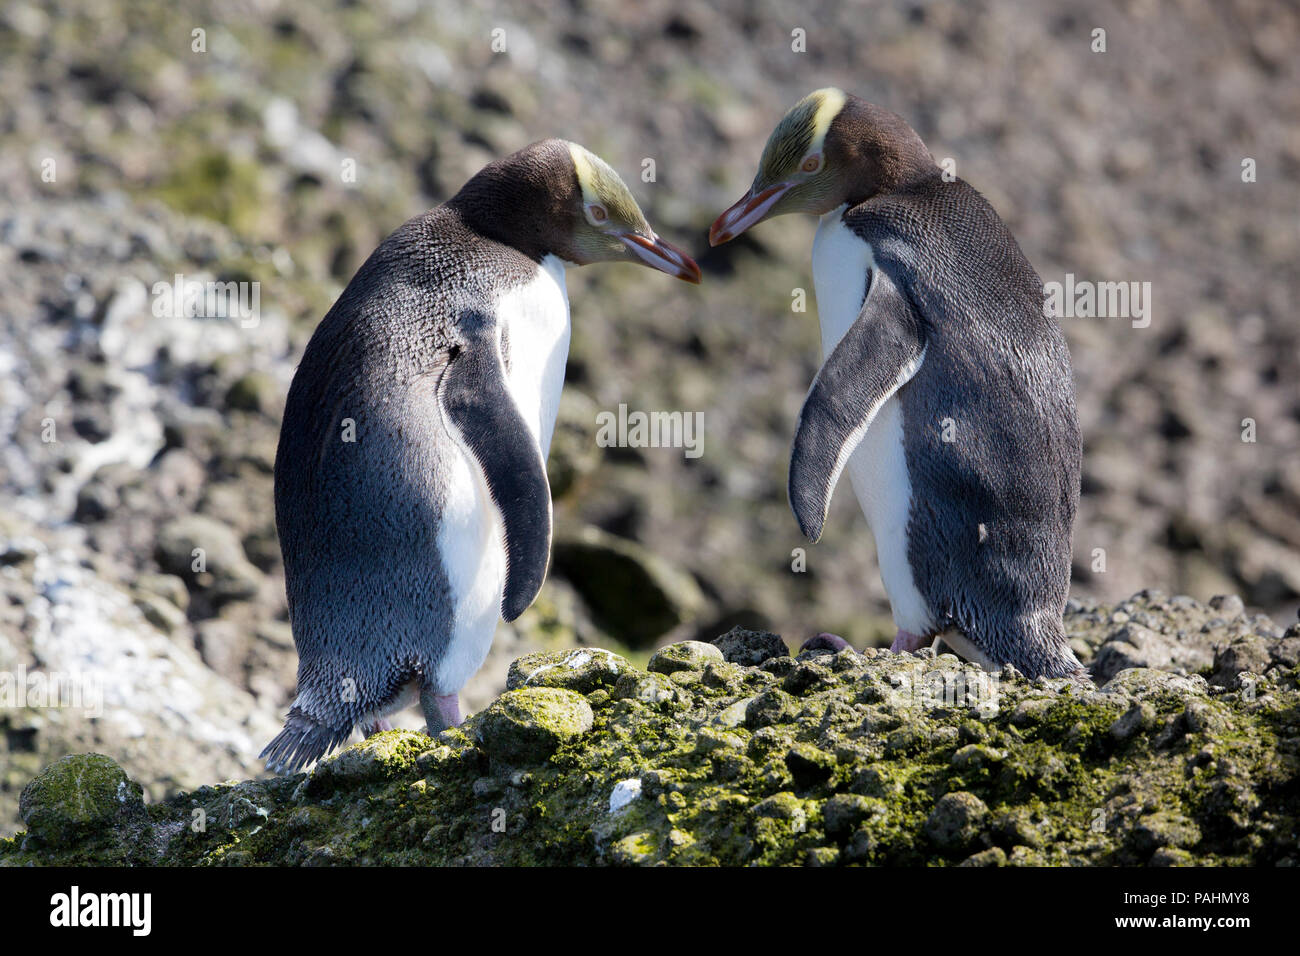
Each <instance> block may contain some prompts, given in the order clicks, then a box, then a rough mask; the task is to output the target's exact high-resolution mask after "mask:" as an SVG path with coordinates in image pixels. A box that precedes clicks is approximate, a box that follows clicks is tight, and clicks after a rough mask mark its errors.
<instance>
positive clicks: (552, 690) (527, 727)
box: [478, 687, 593, 764]
mask: <svg viewBox="0 0 1300 956" xmlns="http://www.w3.org/2000/svg"><path fill="white" fill-rule="evenodd" d="M592 720H593V719H592V713H591V706H590V705H589V704H588V703H587V700H586V698H585V697H583V696H582V695H581V694H578V693H575V692H573V691H571V690H564V689H562V688H558V687H524V688H520V689H519V690H509V691H506V692H505V693H504V694H502V695H501V696H500V697H499V698H498V699H497V700H495V701H493V702H492V704H491V706H489V707H488V709H487V710H486V711H484V713H483V715H482V717H481V718H480V719H479V723H478V740H479V743H481V744H482V745H483V748H484V750H485V751H486V752H487V754H488V756H489V757H491V758H492V759H496V760H501V761H504V762H506V763H510V764H532V763H538V762H540V761H543V760H545V759H546V758H547V757H549V756H551V754H553V753H555V751H556V750H557V749H558V748H559V747H560V745H561V744H565V743H568V742H569V741H571V740H573V739H575V738H577V737H580V736H581V735H582V734H585V733H587V731H589V730H591V727H592Z"/></svg>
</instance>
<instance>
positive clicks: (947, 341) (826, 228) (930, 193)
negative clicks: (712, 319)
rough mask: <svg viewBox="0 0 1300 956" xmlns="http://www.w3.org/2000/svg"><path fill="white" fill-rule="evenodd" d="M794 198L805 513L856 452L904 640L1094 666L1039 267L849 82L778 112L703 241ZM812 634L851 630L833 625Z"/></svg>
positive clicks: (1047, 666) (1065, 666) (907, 644)
mask: <svg viewBox="0 0 1300 956" xmlns="http://www.w3.org/2000/svg"><path fill="white" fill-rule="evenodd" d="M794 212H803V213H812V214H814V215H818V216H821V222H820V225H819V226H818V229H817V235H816V239H815V240H814V242H813V282H814V287H815V289H816V293H817V309H818V315H819V319H820V324H821V332H822V351H823V357H824V364H823V365H822V367H821V370H820V371H819V372H818V373H817V377H816V379H815V380H814V382H813V384H812V387H811V389H810V390H809V392H808V396H807V398H806V399H805V401H804V405H803V410H802V411H801V412H800V415H799V423H798V427H797V429H796V434H795V439H794V446H793V449H792V452H791V460H790V479H789V493H790V505H791V508H792V509H793V511H794V514H795V517H796V518H797V520H798V522H799V527H800V529H801V530H802V531H803V532H804V534H805V535H807V536H808V537H809V538H811V539H812V540H813V541H816V540H818V538H820V536H821V532H822V526H823V524H824V522H825V520H826V514H827V509H828V508H829V506H830V500H831V493H832V491H833V490H834V487H835V484H836V482H837V480H838V479H839V476H840V473H841V471H842V470H843V469H844V468H845V467H846V466H847V468H848V472H849V478H850V480H851V482H852V484H853V490H854V491H855V493H856V494H857V498H858V502H859V504H860V505H861V507H862V511H863V514H864V515H865V516H866V518H867V522H868V524H869V525H870V526H871V530H872V534H873V536H874V537H875V539H876V550H877V554H878V557H879V563H880V570H881V577H882V578H883V580H884V584H885V589H886V591H887V592H888V594H889V601H890V605H891V607H892V610H893V615H894V623H895V624H896V625H897V627H898V635H897V637H896V638H895V640H894V644H893V649H894V650H896V651H905V650H915V649H917V648H919V647H921V646H923V645H925V644H929V643H930V642H931V641H937V639H939V638H942V640H943V641H944V642H945V643H946V644H948V645H949V646H951V647H952V648H953V649H955V650H956V651H957V652H958V653H960V654H961V655H962V656H964V657H966V658H968V659H970V660H973V661H976V662H978V663H980V664H982V665H983V666H985V667H988V668H991V669H996V668H998V667H999V666H1000V665H1002V664H1005V663H1010V664H1012V665H1014V666H1015V667H1016V668H1017V669H1018V670H1020V671H1021V672H1023V673H1024V674H1026V675H1028V676H1031V677H1036V676H1040V675H1042V676H1071V677H1080V676H1082V675H1083V669H1082V667H1081V665H1080V664H1079V661H1078V660H1077V659H1076V658H1075V656H1074V653H1073V652H1072V651H1071V650H1070V648H1069V645H1068V644H1067V642H1066V638H1065V632H1064V629H1063V627H1062V622H1061V615H1062V612H1063V610H1064V606H1065V601H1066V595H1067V592H1068V590H1069V584H1070V553H1071V536H1072V529H1073V524H1074V514H1075V508H1076V505H1077V504H1078V498H1079V469H1080V460H1081V456H1082V446H1081V439H1080V434H1079V424H1078V418H1077V416H1076V414H1075V405H1074V387H1073V384H1072V382H1071V375H1070V357H1069V351H1068V349H1067V347H1066V342H1065V337H1064V335H1063V334H1062V333H1061V330H1060V328H1059V327H1058V326H1057V324H1056V323H1055V322H1054V321H1053V320H1052V319H1050V318H1047V317H1046V316H1045V315H1044V309H1043V284H1042V281H1041V280H1040V279H1039V278H1038V275H1037V274H1036V273H1035V272H1034V269H1033V267H1032V266H1031V265H1030V264H1029V262H1028V261H1027V260H1026V258H1025V256H1024V254H1023V253H1022V252H1021V251H1020V247H1019V245H1017V243H1016V241H1015V239H1014V238H1013V237H1012V235H1011V233H1010V232H1009V231H1008V229H1007V228H1006V226H1005V225H1004V224H1003V223H1002V220H1001V219H999V218H998V215H997V213H996V212H994V210H993V208H992V207H991V206H990V205H989V204H988V202H987V201H986V200H985V199H984V197H983V196H981V195H980V194H979V193H978V192H976V191H975V190H974V189H973V188H971V187H970V186H969V185H967V184H966V183H964V182H962V181H961V180H953V181H945V179H944V177H943V175H942V173H941V171H940V169H939V168H938V167H937V166H936V165H935V163H934V160H933V159H932V157H931V156H930V153H929V150H927V149H926V147H925V144H924V143H922V142H921V139H920V137H918V136H917V134H916V132H915V131H914V130H913V129H912V128H911V127H910V126H908V125H907V123H906V122H904V121H903V120H902V119H901V118H900V117H898V116H897V115H895V114H894V113H891V112H890V111H888V110H886V109H882V108H881V107H879V106H875V105H873V104H871V103H867V102H865V101H864V100H861V99H859V98H857V97H855V96H849V95H846V94H844V93H843V92H842V91H840V90H837V89H822V90H818V91H816V92H814V93H812V94H810V95H809V96H807V97H806V98H804V99H803V100H802V101H800V102H799V103H798V104H797V105H796V106H795V107H794V108H793V109H792V110H790V112H789V113H787V114H786V116H785V117H784V119H782V120H781V122H780V124H779V125H778V126H777V127H776V129H775V130H774V131H773V133H772V135H771V137H770V138H769V139H768V141H767V146H766V148H765V149H764V150H763V156H762V159H761V161H760V164H759V169H758V174H757V176H756V177H755V178H754V183H753V186H752V188H751V189H750V191H749V193H748V194H747V195H746V196H745V197H744V198H742V199H741V200H740V201H739V202H737V203H736V204H735V205H733V206H732V207H731V208H730V209H728V210H727V211H726V212H724V213H723V214H722V215H721V216H719V217H718V219H717V221H716V222H714V224H713V227H712V229H711V230H710V232H709V241H710V243H711V244H712V245H715V246H716V245H718V244H719V243H722V242H726V241H728V240H729V239H732V238H734V237H735V236H737V235H739V234H740V233H742V232H744V231H745V230H747V229H749V228H750V227H752V226H754V225H755V224H756V223H759V222H761V221H763V220H764V219H768V218H771V217H772V216H779V215H784V214H786V213H794ZM809 644H810V645H813V646H823V647H825V646H830V647H844V646H847V645H845V643H844V641H843V640H842V639H841V638H838V637H836V636H835V635H829V634H822V635H818V637H816V638H813V639H812V641H810V642H809Z"/></svg>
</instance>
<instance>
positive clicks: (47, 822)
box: [18, 754, 145, 848]
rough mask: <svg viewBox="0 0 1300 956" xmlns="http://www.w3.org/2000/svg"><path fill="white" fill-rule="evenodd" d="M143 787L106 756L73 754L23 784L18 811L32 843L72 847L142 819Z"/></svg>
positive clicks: (57, 761)
mask: <svg viewBox="0 0 1300 956" xmlns="http://www.w3.org/2000/svg"><path fill="white" fill-rule="evenodd" d="M144 812H145V811H144V791H143V789H142V788H141V787H140V785H139V784H138V783H135V782H134V781H133V780H131V779H129V778H128V777H127V775H126V771H124V770H123V769H122V768H121V767H119V766H118V765H117V763H116V762H115V761H114V760H113V758H111V757H106V756H104V755H103V754H73V755H71V756H68V757H63V758H61V759H59V760H56V761H55V762H54V763H52V764H50V766H48V767H46V768H45V769H44V770H42V771H41V772H40V774H38V775H37V776H36V778H35V779H34V780H32V782H31V783H29V784H28V785H27V786H26V787H24V788H23V792H22V796H21V797H19V800H18V813H19V816H20V817H21V818H22V821H23V823H24V824H25V825H26V826H27V831H28V833H29V834H30V835H31V837H32V838H33V839H35V840H36V841H37V842H39V843H41V844H43V845H45V846H47V847H53V848H66V847H72V846H74V845H75V844H76V843H77V842H78V841H80V840H83V839H85V838H86V837H88V836H90V835H92V834H96V833H103V832H105V831H108V832H111V831H112V829H113V827H115V826H118V825H122V824H126V823H131V822H138V821H139V820H141V819H143V817H144Z"/></svg>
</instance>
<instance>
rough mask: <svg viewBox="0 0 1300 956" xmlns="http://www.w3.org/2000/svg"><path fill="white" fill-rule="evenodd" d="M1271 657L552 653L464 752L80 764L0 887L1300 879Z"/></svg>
mask: <svg viewBox="0 0 1300 956" xmlns="http://www.w3.org/2000/svg"><path fill="white" fill-rule="evenodd" d="M1121 607H1122V608H1125V609H1126V610H1124V611H1122V612H1118V613H1121V614H1123V615H1124V616H1125V617H1128V616H1137V615H1139V614H1140V615H1143V619H1144V620H1146V621H1148V624H1151V623H1154V624H1155V626H1156V629H1157V631H1158V629H1159V627H1160V626H1161V625H1160V620H1161V616H1162V615H1164V614H1166V612H1167V611H1168V610H1169V609H1170V608H1175V609H1176V612H1177V614H1176V615H1175V616H1173V617H1171V618H1170V619H1171V621H1176V622H1177V626H1178V627H1179V629H1181V630H1184V631H1188V632H1189V633H1195V634H1197V635H1200V639H1203V640H1204V641H1206V642H1214V641H1218V640H1220V634H1219V631H1218V629H1217V625H1216V626H1214V627H1211V628H1210V629H1209V630H1200V629H1198V628H1188V627H1184V626H1183V625H1186V624H1187V623H1188V621H1194V620H1195V614H1201V613H1202V612H1203V614H1204V616H1205V619H1206V620H1212V619H1214V618H1213V615H1214V609H1209V608H1199V610H1198V608H1192V607H1190V606H1189V605H1188V604H1187V603H1186V601H1183V602H1181V603H1179V604H1177V605H1171V604H1169V603H1167V602H1165V600H1164V599H1163V597H1161V596H1159V595H1156V594H1153V593H1144V594H1143V595H1139V596H1137V597H1135V598H1134V599H1132V600H1131V601H1129V602H1125V603H1124V604H1123V605H1121ZM1198 607H1199V606H1198ZM1193 612H1194V613H1193ZM1116 613H1117V612H1116V610H1115V609H1112V608H1103V607H1091V608H1079V609H1076V610H1075V611H1073V612H1072V613H1071V614H1070V615H1069V616H1067V629H1068V630H1069V631H1070V633H1071V637H1072V639H1074V640H1075V642H1076V644H1077V645H1078V646H1081V647H1086V648H1089V649H1091V650H1092V651H1093V652H1094V654H1093V655H1091V656H1096V655H1095V652H1096V651H1097V649H1098V648H1101V647H1104V646H1105V645H1106V644H1107V642H1108V641H1109V640H1110V639H1111V638H1112V637H1114V638H1115V639H1117V640H1122V641H1127V637H1125V636H1123V635H1121V634H1119V631H1120V630H1121V629H1122V628H1123V627H1124V626H1125V624H1126V621H1125V620H1123V619H1121V620H1119V621H1115V620H1113V618H1114V616H1115V614H1116ZM1189 614H1192V615H1193V616H1192V617H1188V615H1189ZM1143 626H1148V625H1145V624H1144V625H1143ZM1170 626H1174V624H1171V625H1170ZM1255 637H1258V638H1259V639H1260V640H1262V641H1263V642H1264V643H1263V645H1262V648H1263V656H1261V655H1259V654H1255V653H1251V654H1243V655H1240V657H1239V658H1233V657H1231V656H1230V655H1227V654H1225V653H1224V652H1223V649H1224V648H1226V647H1231V646H1233V644H1234V643H1235V642H1240V641H1247V642H1250V643H1252V644H1253V643H1254V638H1253V637H1251V636H1248V635H1233V636H1232V637H1230V638H1229V639H1228V640H1227V641H1224V642H1222V643H1221V646H1220V649H1219V650H1218V651H1216V652H1215V653H1213V654H1209V655H1204V656H1198V655H1197V654H1196V652H1193V651H1191V650H1190V649H1186V653H1185V654H1184V655H1183V657H1184V659H1201V660H1204V661H1205V662H1206V663H1205V668H1204V670H1205V672H1206V673H1204V674H1202V673H1181V674H1180V673H1173V672H1171V671H1168V670H1161V669H1157V668H1151V667H1135V668H1125V669H1122V670H1120V671H1118V672H1117V673H1115V674H1114V675H1113V676H1112V677H1111V678H1110V679H1109V680H1108V681H1106V682H1105V683H1104V684H1103V685H1102V686H1101V687H1099V688H1095V689H1088V688H1080V687H1079V686H1077V685H1072V684H1069V683H1067V682H1062V681H1044V680H1036V681H1030V680H1026V679H1025V678H1024V677H1022V676H1020V675H1017V674H1015V673H1014V672H1010V671H1008V672H1005V673H1003V674H1001V675H996V676H995V675H988V674H986V673H984V672H983V671H979V670H978V669H975V668H972V667H971V666H970V665H967V664H965V663H963V662H961V661H959V660H957V659H956V658H955V657H952V656H951V655H939V656H937V657H936V656H935V655H934V654H933V653H932V652H930V651H928V650H927V651H923V652H920V653H917V654H915V655H895V654H889V653H883V652H879V653H878V652H870V653H867V654H856V653H852V652H840V653H837V654H833V653H829V652H825V651H812V652H806V653H803V654H801V655H799V656H798V657H790V656H789V655H788V653H778V652H777V651H776V650H775V648H776V647H777V646H778V644H781V642H780V639H779V638H778V637H777V636H776V635H773V634H766V633H762V632H755V631H744V630H742V629H736V630H733V631H732V632H729V633H728V634H727V635H724V636H722V637H720V638H719V639H718V640H717V641H716V642H715V643H714V644H713V645H711V646H710V645H701V644H698V643H695V642H685V643H682V644H677V645H671V646H669V647H666V648H662V649H660V650H659V651H658V652H657V653H656V654H655V655H654V657H653V658H652V659H651V664H650V669H647V670H641V669H639V668H637V667H634V666H633V665H632V664H631V663H629V662H628V661H626V660H625V659H623V658H621V657H618V656H617V655H613V654H609V653H607V652H602V651H599V650H596V649H591V648H581V649H578V650H575V651H566V652H546V653H543V654H535V655H530V656H529V657H526V658H522V659H520V660H519V661H517V662H516V663H515V665H514V666H513V667H512V668H511V676H510V689H509V690H507V691H506V693H504V694H503V695H502V696H501V697H500V698H498V699H497V700H496V701H494V702H493V703H492V704H491V705H490V706H488V707H487V708H486V709H484V710H483V711H482V712H480V713H478V714H476V715H474V716H473V717H471V718H470V719H469V720H468V721H466V723H465V724H464V725H462V726H461V727H458V728H454V729H452V730H449V731H446V732H444V733H442V734H440V735H439V736H438V737H437V738H436V739H430V738H429V737H427V736H425V735H424V734H419V733H413V732H407V731H392V732H387V733H383V734H379V735H376V736H375V737H372V738H370V739H369V740H366V741H364V742H362V743H359V744H356V745H354V746H352V747H350V748H348V749H346V750H344V751H343V752H341V753H339V754H337V755H335V756H333V757H330V758H328V759H326V760H325V761H322V762H321V763H320V764H319V765H318V766H317V767H316V768H315V769H314V771H312V772H311V773H310V774H303V775H298V776H296V777H291V778H277V779H271V780H252V781H244V782H241V783H228V784H221V785H218V786H214V787H204V788H202V789H200V790H197V791H195V792H194V793H191V794H182V795H180V796H178V797H176V798H174V799H171V800H167V801H165V802H163V803H159V804H155V805H153V806H149V807H145V806H144V805H143V803H141V802H140V798H139V791H138V788H135V787H133V786H132V785H130V784H129V782H128V781H127V779H126V776H125V774H124V773H122V771H121V770H120V769H119V768H117V766H116V765H115V764H114V763H113V762H112V761H111V760H109V759H108V758H106V757H102V756H97V755H90V756H79V757H71V758H66V759H65V760H63V761H59V762H57V763H55V764H54V765H52V766H51V767H50V768H49V769H47V770H46V771H44V772H43V773H42V774H41V775H40V776H38V777H37V778H36V780H34V781H33V782H32V783H31V784H30V785H29V787H28V788H27V790H26V791H25V792H24V796H23V808H24V820H25V822H26V823H27V826H28V831H27V832H26V833H25V834H19V835H18V836H17V837H15V838H14V839H12V840H9V841H7V842H0V864H24V863H60V862H72V861H77V862H81V861H101V862H113V863H120V862H139V863H161V864H193V865H213V864H221V865H232V864H236V865H237V864H258V863H269V864H278V865H330V864H343V865H357V864H423V863H436V864H459V865H464V864H613V865H652V864H699V865H711V864H727V865H745V864H804V865H817V866H829V865H848V864H872V865H920V864H928V865H958V864H960V865H968V866H1002V865H1045V864H1047V865H1067V864H1068V865H1087V864H1102V865H1116V864H1119V865H1140V864H1148V865H1160V866H1165V865H1185V864H1199V865H1206V864H1256V865H1258V864H1286V863H1292V864H1294V863H1297V862H1300V845H1298V843H1297V840H1298V837H1297V833H1298V832H1300V798H1298V797H1297V794H1296V790H1295V780H1296V779H1297V777H1298V776H1300V670H1298V669H1297V667H1296V664H1295V663H1294V661H1292V660H1290V657H1289V656H1288V655H1289V654H1290V651H1289V647H1288V645H1287V644H1286V642H1288V641H1294V640H1295V639H1296V638H1297V637H1300V629H1297V628H1292V629H1291V630H1289V631H1287V632H1286V633H1285V634H1282V633H1280V632H1279V633H1277V634H1274V635H1273V636H1272V637H1269V636H1268V635H1267V634H1256V635H1255ZM1182 641H1183V643H1190V642H1188V641H1187V640H1186V637H1184V639H1182ZM781 647H782V648H784V645H783V644H781ZM1234 659H1239V660H1240V661H1241V662H1242V663H1243V665H1247V664H1248V665H1249V666H1248V667H1247V668H1245V669H1243V670H1242V671H1239V672H1237V673H1236V674H1233V675H1231V676H1228V675H1226V674H1225V673H1224V670H1225V668H1227V667H1229V666H1230V665H1231V663H1232V661H1233V660H1234ZM1207 675H1209V676H1212V677H1213V678H1214V679H1213V680H1209V681H1207V680H1206V679H1205V678H1206V676H1207ZM119 794H122V795H124V796H123V802H118V795H119ZM74 834H75V835H76V839H75V840H74V839H73V835H74Z"/></svg>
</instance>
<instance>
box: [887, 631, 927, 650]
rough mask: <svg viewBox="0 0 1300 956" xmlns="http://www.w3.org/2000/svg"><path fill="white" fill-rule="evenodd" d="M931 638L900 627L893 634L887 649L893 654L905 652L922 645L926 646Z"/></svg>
mask: <svg viewBox="0 0 1300 956" xmlns="http://www.w3.org/2000/svg"><path fill="white" fill-rule="evenodd" d="M931 640H932V639H931V638H928V637H925V636H924V635H922V634H913V633H912V632H911V631H904V630H901V629H900V630H899V632H898V633H897V634H896V635H894V643H893V644H890V645H889V649H890V650H891V651H893V652H894V653H895V654H905V653H907V652H908V651H919V650H920V649H921V648H923V647H928V646H929V644H930V641H931Z"/></svg>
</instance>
